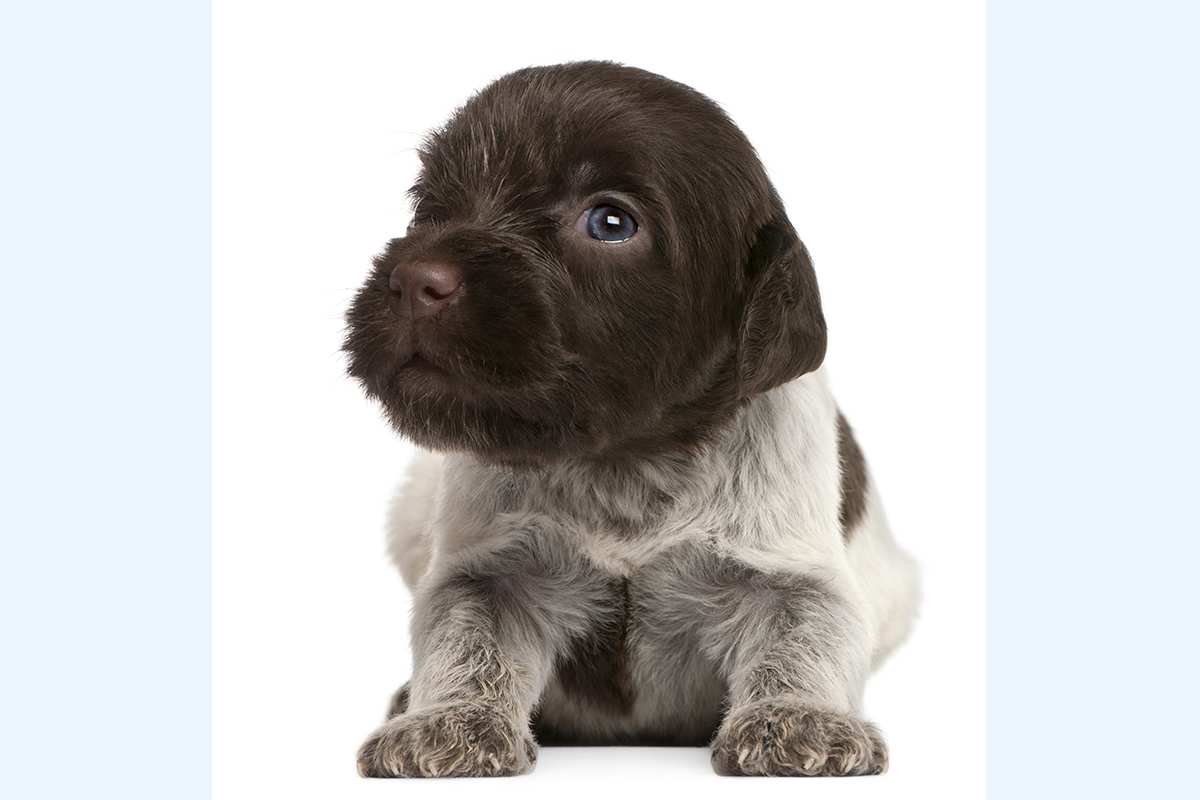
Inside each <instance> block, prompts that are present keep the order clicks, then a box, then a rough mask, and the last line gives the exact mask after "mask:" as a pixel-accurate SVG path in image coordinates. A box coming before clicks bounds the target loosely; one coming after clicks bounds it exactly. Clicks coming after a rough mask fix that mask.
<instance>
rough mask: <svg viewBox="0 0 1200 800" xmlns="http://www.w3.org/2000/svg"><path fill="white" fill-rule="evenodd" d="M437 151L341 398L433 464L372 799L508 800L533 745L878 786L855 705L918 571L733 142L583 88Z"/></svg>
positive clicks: (412, 514)
mask: <svg viewBox="0 0 1200 800" xmlns="http://www.w3.org/2000/svg"><path fill="white" fill-rule="evenodd" d="M420 155H421V163H422V168H421V172H420V176H419V177H418V178H417V181H416V184H415V185H414V186H413V187H412V189H411V190H410V195H411V197H412V200H413V203H414V217H413V222H412V225H411V226H410V228H409V230H408V233H407V235H405V236H404V237H403V238H400V239H394V240H392V241H391V242H389V243H388V244H387V247H386V249H385V250H384V251H383V253H382V254H381V255H380V256H378V257H377V258H376V259H375V263H374V269H373V271H372V272H371V274H370V275H369V277H368V278H367V281H366V283H365V285H364V286H363V287H362V289H361V290H360V291H359V292H358V294H357V296H356V297H355V299H354V301H353V304H352V305H351V307H350V309H349V311H348V313H347V323H348V333H347V337H346V342H345V350H346V352H347V354H348V363H349V373H350V375H352V376H353V377H354V378H356V379H357V380H358V381H360V382H361V384H362V386H363V387H364V389H365V390H366V392H367V394H368V395H369V396H370V397H372V398H374V399H375V400H376V401H378V403H379V404H380V405H381V406H382V408H383V410H384V412H385V413H386V415H387V417H388V419H389V420H390V422H391V424H392V425H393V426H394V427H395V429H396V430H397V431H399V432H400V433H401V434H403V435H404V436H407V437H408V438H410V439H412V440H413V441H414V442H416V443H417V444H418V445H421V446H422V447H423V448H427V449H428V450H431V451H436V452H437V453H439V454H433V453H430V454H426V455H422V456H420V457H419V458H418V459H417V461H416V462H415V464H414V466H413V467H412V471H411V475H410V478H409V481H408V483H407V485H406V487H405V488H404V489H402V491H401V493H400V494H399V496H398V497H397V499H396V501H395V504H394V506H393V509H392V514H391V526H390V532H389V543H390V550H391V553H392V555H393V557H394V559H395V561H396V564H397V565H398V566H399V568H400V571H401V573H402V574H403V576H404V579H405V580H406V582H407V583H408V585H409V586H410V587H411V588H412V589H413V591H414V594H415V596H414V610H413V623H412V646H413V657H414V668H413V675H412V679H411V681H410V683H409V684H408V685H407V686H405V687H404V688H403V689H401V690H400V691H399V692H398V693H397V695H396V697H395V698H394V700H393V706H392V710H391V713H390V718H389V719H388V720H387V721H386V722H385V723H384V724H383V726H382V727H380V728H379V729H378V730H376V731H375V732H374V733H373V734H372V735H371V736H370V738H369V739H368V740H367V742H366V743H365V744H364V745H363V746H362V749H361V750H360V752H359V755H358V768H359V771H360V772H361V774H363V775H366V776H373V777H400V776H404V777H416V776H480V775H514V774H519V773H524V772H527V771H529V770H530V769H532V767H533V765H534V762H535V760H536V757H537V746H536V744H535V742H542V743H560V742H561V743H586V744H603V743H628V744H636V743H654V744H679V745H705V744H710V743H711V747H712V763H713V766H714V768H715V769H716V770H717V772H719V773H722V774H729V775H864V774H873V773H879V772H882V771H883V770H884V769H886V767H887V749H886V747H885V745H884V741H883V739H882V738H881V736H880V734H879V732H878V731H877V730H876V729H875V727H874V726H873V725H871V724H870V723H869V722H867V721H865V720H864V719H863V718H862V716H861V715H860V706H861V700H862V694H863V684H864V681H865V679H866V677H867V675H868V673H869V672H870V670H871V669H872V667H873V666H874V665H875V664H877V663H878V662H879V661H880V659H881V658H882V657H883V656H884V655H885V654H886V653H887V652H888V651H890V650H891V649H892V648H893V647H895V646H896V645H897V644H898V643H899V642H900V641H901V640H902V639H903V638H904V637H905V635H906V634H907V633H908V630H909V627H910V624H911V621H912V619H913V615H914V610H915V606H916V595H917V590H916V572H915V569H914V566H913V563H912V561H911V560H910V558H909V557H908V556H907V555H906V554H905V553H903V552H902V551H901V550H899V549H898V548H897V546H896V545H895V544H894V542H893V540H892V536H891V534H890V532H889V530H888V527H887V523H886V521H885V519H884V515H883V511H882V509H881V508H880V504H879V500H878V496H877V494H876V491H875V488H874V486H873V485H872V484H871V481H870V479H869V477H868V474H867V470H866V467H865V465H864V462H863V456H862V453H861V451H860V450H859V447H858V445H857V444H856V442H855V440H854V436H853V434H852V433H851V429H850V427H849V425H848V424H847V423H846V420H845V418H843V417H842V416H841V414H840V413H839V412H838V409H837V406H836V405H835V404H834V400H833V398H832V396H831V394H830V391H829V388H828V386H827V384H826V380H825V377H824V375H823V372H822V370H821V369H820V367H821V362H822V360H823V358H824V354H825V344H826V334H825V321H824V318H823V315H822V311H821V303H820V298H819V295H818V291H817V282H816V277H815V275H814V273H813V267H812V263H811V261H810V260H809V256H808V252H807V251H806V250H805V247H804V245H803V244H802V243H801V242H800V240H799V239H798V238H797V236H796V232H795V230H794V229H793V227H792V224H791V223H790V222H789V220H788V218H787V215H786V214H785V212H784V207H783V204H782V203H781V201H780V198H779V196H778V195H777V194H776V193H775V191H774V189H773V188H772V186H771V183H770V182H769V181H768V179H767V175H766V173H765V171H764V170H763V167H762V165H761V164H760V163H759V161H758V158H757V156H756V155H755V152H754V150H753V149H752V148H751V146H750V144H749V142H748V141H747V140H746V138H745V137H744V136H743V135H742V133H741V132H740V131H739V130H738V129H737V127H735V126H734V124H733V123H732V122H731V121H730V120H729V118H728V117H726V116H725V114H724V113H723V112H722V111H721V109H720V108H718V107H717V106H716V105H715V104H714V103H713V102H712V101H710V100H709V99H707V98H706V97H704V96H703V95H701V94H699V93H697V92H695V91H694V90H692V89H690V88H688V87H686V86H683V85H681V84H678V83H675V82H672V81H670V80H667V79H665V78H662V77H659V76H657V75H653V74H651V73H648V72H644V71H641V70H638V69H632V68H628V67H624V66H620V65H616V64H611V63H598V62H588V63H574V64H565V65H560V66H552V67H539V68H532V69H524V70H521V71H519V72H515V73H512V74H510V75H508V76H506V77H503V78H501V79H500V80H498V81H496V82H495V83H493V84H492V85H490V86H488V87H487V88H486V89H484V90H483V91H482V92H480V93H479V94H477V95H476V96H474V97H473V98H471V99H470V100H469V101H468V102H467V104H466V105H464V106H463V107H462V108H460V109H459V110H458V111H457V112H456V113H455V115H454V116H453V117H452V118H451V119H450V121H449V122H448V123H447V124H446V125H445V126H444V127H443V128H442V129H441V130H439V131H437V132H435V133H433V134H432V135H431V136H430V137H429V138H428V140H427V142H426V143H425V145H424V146H423V148H422V149H421V153H420Z"/></svg>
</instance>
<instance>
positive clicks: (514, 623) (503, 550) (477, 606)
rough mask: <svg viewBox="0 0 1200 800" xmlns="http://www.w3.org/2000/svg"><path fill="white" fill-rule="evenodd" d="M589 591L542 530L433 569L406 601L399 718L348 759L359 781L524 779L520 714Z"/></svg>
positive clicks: (528, 743)
mask: <svg viewBox="0 0 1200 800" xmlns="http://www.w3.org/2000/svg"><path fill="white" fill-rule="evenodd" d="M594 584H596V581H595V579H594V576H592V575H591V574H589V573H588V571H587V570H586V569H585V568H584V566H583V565H582V564H581V563H580V561H579V560H577V559H576V558H575V557H574V556H573V554H572V553H571V552H570V551H569V550H567V549H566V548H565V547H564V544H563V542H562V541H561V540H560V539H559V537H557V536H555V535H553V534H552V533H551V532H549V531H546V530H531V529H528V528H527V529H524V530H520V531H515V532H512V531H510V532H507V533H503V534H497V535H496V536H495V537H494V538H493V539H492V540H490V541H489V543H488V544H487V546H483V547H475V548H473V549H472V550H471V551H470V552H469V553H465V554H462V553H460V554H457V555H455V556H453V557H446V558H444V559H443V563H441V564H438V565H435V568H434V570H433V571H432V572H431V573H430V574H428V575H427V576H426V578H425V580H424V581H423V582H422V584H421V586H420V588H419V589H418V591H417V594H416V597H415V598H414V610H413V678H412V681H411V682H410V684H409V685H408V686H407V687H406V692H405V694H404V697H403V703H402V704H403V706H404V707H403V709H402V713H399V714H397V715H396V716H392V717H391V718H390V719H388V720H387V721H386V722H385V723H384V724H383V725H382V726H381V727H380V728H379V729H377V730H376V731H375V732H374V733H373V734H372V735H371V736H370V737H369V738H368V739H367V741H366V743H365V744H364V745H363V746H362V748H361V749H360V750H359V753H358V770H359V773H360V774H362V775H363V776H365V777H380V778H383V777H460V776H502V775H518V774H521V773H525V772H528V771H529V770H531V769H532V768H533V765H534V763H535V762H536V760H537V748H536V745H535V744H534V741H533V737H532V734H531V731H530V715H531V712H532V710H533V708H534V707H535V705H536V704H537V701H538V699H539V697H540V696H541V693H542V689H543V688H544V686H545V683H546V680H547V678H548V676H549V673H550V670H551V668H552V665H553V663H554V660H555V658H556V656H557V653H558V652H559V651H560V650H561V649H562V648H563V646H564V644H565V643H566V642H567V641H568V640H569V639H570V638H571V637H572V636H574V635H576V633H577V631H578V630H579V629H581V628H582V627H584V626H586V624H587V609H588V608H589V604H590V603H592V602H593V601H594V598H592V597H591V591H592V589H593V585H594ZM596 588H597V589H599V588H600V587H598V586H597V587H596Z"/></svg>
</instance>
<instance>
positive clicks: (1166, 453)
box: [988, 0, 1200, 800]
mask: <svg viewBox="0 0 1200 800" xmlns="http://www.w3.org/2000/svg"><path fill="white" fill-rule="evenodd" d="M1198 41H1200V6H1198V5H1197V4H1195V3H1184V2H1179V3H1170V2H1159V1H1158V0H1150V1H1149V2H1137V3H1134V2H1124V3H1096V2H1074V3H1072V2H1061V1H1059V0H1054V1H1052V2H1047V0H1037V1H1036V2H1034V1H1033V0H1017V1H1013V0H1008V1H1005V0H994V2H992V3H991V4H990V6H989V13H988V43H989V44H988V48H989V52H988V72H989V87H988V116H989V123H988V239H989V254H988V339H989V348H988V350H989V352H988V382H989V391H988V448H989V453H988V475H989V478H988V504H989V531H988V542H989V544H988V582H989V586H988V603H989V629H988V633H989V645H988V648H989V658H988V683H989V703H988V714H989V725H988V730H989V737H988V738H989V748H988V755H989V760H988V762H989V790H990V796H991V797H992V798H994V799H995V800H1008V798H1014V799H1015V798H1022V799H1025V798H1042V797H1047V798H1050V797H1053V798H1063V797H1087V798H1102V797H1121V798H1129V797H1185V796H1195V795H1196V792H1197V788H1196V786H1197V781H1196V778H1195V776H1194V774H1193V773H1194V772H1195V764H1196V758H1197V755H1196V753H1197V734H1196V719H1197V714H1198V712H1200V703H1198V693H1197V685H1198V683H1200V682H1198V679H1197V676H1198V675H1200V658H1198V653H1200V645H1198V644H1197V633H1196V631H1197V629H1198V628H1200V623H1197V620H1196V614H1197V611H1198V610H1200V609H1198V605H1200V604H1198V603H1197V600H1196V588H1195V587H1196V585H1197V582H1198V578H1197V575H1198V574H1200V573H1198V570H1200V523H1198V522H1197V519H1200V517H1198V516H1197V511H1196V508H1197V502H1196V495H1197V483H1198V481H1197V463H1198V457H1200V455H1198V454H1200V377H1198V372H1200V370H1198V366H1200V355H1198V350H1200V322H1198V320H1200V259H1198V257H1197V252H1198V247H1197V236H1198V235H1200V158H1198V155H1197V154H1198V152H1200V102H1198V97H1200V47H1198V45H1197V42H1198Z"/></svg>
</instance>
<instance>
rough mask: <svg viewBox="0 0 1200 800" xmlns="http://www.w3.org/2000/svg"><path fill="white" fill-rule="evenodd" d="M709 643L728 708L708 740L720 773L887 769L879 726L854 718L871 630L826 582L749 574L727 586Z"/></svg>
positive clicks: (871, 771)
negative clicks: (723, 671) (717, 658)
mask: <svg viewBox="0 0 1200 800" xmlns="http://www.w3.org/2000/svg"><path fill="white" fill-rule="evenodd" d="M721 596H722V598H723V603H722V605H723V607H724V611H723V615H722V620H721V623H720V625H719V626H718V627H717V628H716V630H715V631H714V632H713V635H714V636H715V637H717V639H719V641H715V642H714V643H713V649H716V650H718V651H719V652H721V653H722V656H723V658H722V661H723V662H724V663H725V665H726V668H727V675H726V679H727V681H728V684H729V708H728V711H727V713H726V715H725V719H724V721H723V722H722V724H721V727H720V729H719V730H718V732H717V736H716V738H715V739H714V741H713V745H712V763H713V767H714V769H716V771H717V772H719V773H721V774H723V775H792V776H816V775H830V776H834V775H871V774H877V773H880V772H883V771H884V770H885V769H887V747H886V745H885V744H884V741H883V738H882V737H881V736H880V734H879V731H878V730H876V729H875V727H874V726H873V725H872V724H871V723H869V722H866V721H864V720H863V719H861V718H860V717H859V715H858V706H859V702H860V697H861V693H862V687H863V682H864V680H865V678H866V674H867V671H868V661H869V649H870V647H869V641H868V635H867V627H866V624H865V622H864V620H863V618H862V615H861V614H860V613H859V611H858V610H857V609H856V607H855V605H854V604H853V603H852V602H850V601H848V600H847V599H846V597H845V596H844V595H842V594H841V593H839V592H838V591H837V590H835V589H834V588H833V587H832V586H830V585H829V584H828V583H827V582H824V581H822V580H818V579H814V578H809V577H805V576H785V575H773V576H767V575H763V574H755V573H750V574H746V575H743V576H742V577H741V578H740V579H739V580H738V581H737V582H736V584H734V585H729V586H726V587H724V589H723V590H722V592H721Z"/></svg>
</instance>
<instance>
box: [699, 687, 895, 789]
mask: <svg viewBox="0 0 1200 800" xmlns="http://www.w3.org/2000/svg"><path fill="white" fill-rule="evenodd" d="M712 764H713V769H715V770H716V771H717V773H719V774H721V775H785V776H804V777H807V776H818V775H833V776H843V775H878V774H879V773H881V772H883V771H885V770H886V769H887V765H888V755H887V745H886V744H884V741H883V737H882V736H880V734H879V731H878V730H876V728H875V726H874V725H872V724H871V723H869V722H864V721H862V720H858V719H855V718H854V717H850V716H846V715H844V714H835V713H833V712H830V711H818V710H815V709H812V708H806V707H804V706H803V705H800V704H798V703H794V702H788V701H787V700H782V699H769V700H759V701H757V702H755V703H750V704H748V705H745V706H741V707H739V708H734V709H732V710H731V711H730V712H729V714H728V715H727V716H726V717H725V721H724V722H723V723H722V724H721V729H720V730H719V731H717V736H716V739H714V740H713V749H712Z"/></svg>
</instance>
